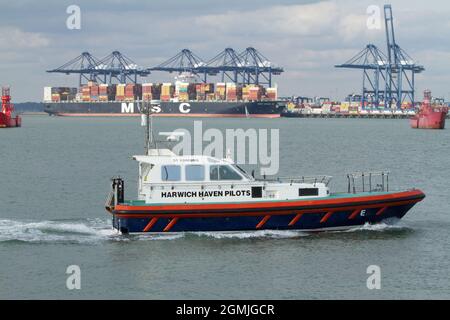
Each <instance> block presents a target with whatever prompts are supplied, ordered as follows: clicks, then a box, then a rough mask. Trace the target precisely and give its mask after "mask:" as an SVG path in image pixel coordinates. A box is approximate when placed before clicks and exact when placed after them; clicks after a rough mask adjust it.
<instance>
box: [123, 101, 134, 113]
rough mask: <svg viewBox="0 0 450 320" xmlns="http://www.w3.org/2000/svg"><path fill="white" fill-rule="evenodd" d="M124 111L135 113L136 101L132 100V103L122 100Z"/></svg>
mask: <svg viewBox="0 0 450 320" xmlns="http://www.w3.org/2000/svg"><path fill="white" fill-rule="evenodd" d="M121 112H122V113H134V103H133V102H130V103H126V102H122V110H121Z"/></svg>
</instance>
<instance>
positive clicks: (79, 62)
mask: <svg viewBox="0 0 450 320" xmlns="http://www.w3.org/2000/svg"><path fill="white" fill-rule="evenodd" d="M47 72H50V73H64V74H72V73H76V74H79V75H80V80H79V86H80V87H81V85H82V84H83V80H86V81H89V80H91V81H96V82H99V83H112V81H113V79H116V80H117V81H119V82H120V83H125V82H126V81H127V80H129V81H131V82H133V83H136V82H137V77H138V76H141V77H146V76H148V75H149V74H150V71H149V70H147V69H143V68H140V67H138V65H137V64H136V63H134V62H133V60H131V59H130V58H128V57H127V56H125V55H123V54H122V53H120V52H119V51H113V52H112V53H111V54H109V55H107V56H106V57H104V58H103V59H97V58H96V57H94V56H93V55H91V54H90V53H89V52H83V53H82V54H81V55H79V56H78V57H76V58H74V59H72V60H70V61H69V62H67V63H65V64H63V65H62V66H60V67H58V68H56V69H52V70H47Z"/></svg>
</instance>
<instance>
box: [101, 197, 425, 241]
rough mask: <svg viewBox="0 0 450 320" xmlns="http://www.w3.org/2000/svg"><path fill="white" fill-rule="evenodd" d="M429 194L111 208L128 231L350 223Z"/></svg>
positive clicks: (397, 213)
mask: <svg viewBox="0 0 450 320" xmlns="http://www.w3.org/2000/svg"><path fill="white" fill-rule="evenodd" d="M424 197H425V195H424V194H423V192H422V191H420V190H410V191H405V192H398V193H383V194H375V195H371V194H369V195H359V196H347V197H341V198H334V199H325V198H322V199H317V200H302V201H285V202H262V203H241V204H194V205H185V204H183V205H136V204H133V205H130V204H118V205H116V206H115V207H113V208H110V210H109V211H110V212H111V213H112V216H113V227H114V228H115V229H117V230H119V231H121V232H122V233H142V232H144V233H160V232H198V231H249V230H304V231H321V230H327V229H346V228H350V227H353V226H358V225H363V224H365V223H378V222H381V221H383V220H386V219H389V218H397V219H401V218H402V217H403V216H404V215H405V214H406V213H407V212H408V211H409V210H410V209H411V208H412V207H413V206H414V205H415V204H416V203H417V202H419V201H421V200H422V199H423V198H424Z"/></svg>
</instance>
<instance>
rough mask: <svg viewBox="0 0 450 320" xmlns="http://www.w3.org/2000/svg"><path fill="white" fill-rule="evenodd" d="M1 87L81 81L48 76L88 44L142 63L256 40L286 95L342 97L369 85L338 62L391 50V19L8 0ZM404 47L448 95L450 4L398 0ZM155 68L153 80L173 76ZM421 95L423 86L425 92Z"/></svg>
mask: <svg viewBox="0 0 450 320" xmlns="http://www.w3.org/2000/svg"><path fill="white" fill-rule="evenodd" d="M1 2H2V3H1V10H0V59H1V60H0V84H2V85H5V84H9V85H11V87H12V94H13V99H14V101H16V102H22V101H41V100H42V96H43V87H44V86H77V81H78V79H77V76H76V75H58V74H49V73H46V72H45V70H47V69H52V68H56V67H58V66H60V65H62V64H64V63H65V62H67V61H69V60H70V59H72V58H74V57H76V56H78V55H79V54H80V53H81V52H83V51H89V52H90V53H92V54H93V55H94V56H96V57H99V58H101V57H104V56H106V55H107V54H109V53H110V52H111V51H113V50H119V51H121V52H123V53H125V54H126V55H127V56H129V57H130V58H132V59H133V60H134V61H135V62H136V63H137V64H138V65H140V66H144V67H150V66H155V65H157V64H159V63H161V62H163V61H165V60H166V59H168V58H169V57H171V56H173V55H175V54H176V53H177V52H179V51H180V50H181V49H183V48H189V49H191V50H192V51H193V52H194V53H196V54H197V55H198V56H200V57H201V58H203V59H204V60H208V59H210V58H212V57H213V56H214V55H215V54H217V53H218V52H220V51H222V50H223V49H224V48H226V47H232V48H235V49H236V50H237V51H242V50H243V49H245V48H246V47H248V46H253V47H255V48H257V49H258V50H259V51H261V52H262V53H263V54H264V55H265V56H266V57H268V58H269V59H270V60H271V61H272V62H273V63H274V64H276V65H279V66H282V67H284V69H285V72H284V73H283V74H282V75H281V76H277V77H276V78H275V82H276V83H277V84H278V87H279V91H280V93H281V94H282V95H292V94H296V95H307V96H316V95H320V96H331V97H332V98H339V99H342V98H343V97H344V96H345V95H346V94H348V93H351V92H356V93H358V92H360V91H361V78H362V75H361V72H359V71H358V70H343V69H336V68H334V67H333V66H334V65H335V64H339V63H343V62H345V61H347V60H348V59H349V58H351V57H352V56H353V55H354V54H356V53H357V52H358V51H360V50H361V49H362V48H363V47H364V46H365V45H366V44H368V43H374V44H376V45H377V46H378V47H379V48H380V49H382V51H386V44H385V33H384V26H383V23H384V22H383V23H382V27H381V29H369V28H368V27H367V19H368V14H367V13H366V11H367V8H368V6H370V5H379V6H380V8H381V9H382V6H383V4H384V3H385V2H379V1H375V0H370V1H364V0H362V1H361V0H342V1H306V0H305V1H302V0H297V1H296V0H278V1H271V0H245V1H242V0H226V1H213V0H204V1H203V0H178V1H175V0H151V1H150V0H149V1H143V0H127V1H125V0H102V1H84V0H83V1H73V0H71V1H49V0H44V1H42V0H41V1H31V0H29V1H28V0H15V1H5V0H2V1H1ZM390 3H391V4H392V7H393V14H394V21H395V27H396V30H395V31H396V39H397V42H398V44H399V45H400V46H401V47H402V48H403V49H404V50H406V51H407V52H408V53H409V54H410V55H411V56H412V57H413V58H414V60H415V61H417V62H419V63H420V64H423V65H424V66H425V68H426V71H425V72H424V73H423V74H421V75H419V76H418V77H417V78H416V84H417V85H416V89H417V90H420V91H422V90H423V89H424V88H430V89H431V90H432V91H433V95H435V96H445V97H446V98H450V87H449V85H448V84H449V78H450V41H449V39H450V3H448V1H444V0H442V1H439V0H436V1H433V0H430V1H420V2H419V1H414V2H412V1H407V0H391V1H390ZM72 4H76V5H78V6H79V7H80V8H81V29H80V30H69V29H68V28H67V27H66V20H67V18H68V16H69V14H67V13H66V9H67V7H68V6H69V5H72ZM168 79H169V76H168V75H166V74H163V73H153V74H152V75H150V77H149V78H148V80H147V81H154V82H156V81H161V80H168ZM419 95H420V96H421V93H420V94H419Z"/></svg>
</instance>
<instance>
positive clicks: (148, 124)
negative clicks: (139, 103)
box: [143, 102, 153, 155]
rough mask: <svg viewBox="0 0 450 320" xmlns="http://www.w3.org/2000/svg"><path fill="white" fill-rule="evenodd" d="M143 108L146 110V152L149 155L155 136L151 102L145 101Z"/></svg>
mask: <svg viewBox="0 0 450 320" xmlns="http://www.w3.org/2000/svg"><path fill="white" fill-rule="evenodd" d="M143 109H144V112H145V154H146V155H148V152H149V150H150V144H151V143H152V136H153V132H152V130H153V128H152V123H151V120H150V104H149V103H148V102H144V108H143Z"/></svg>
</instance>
